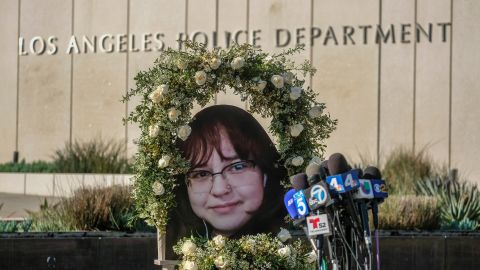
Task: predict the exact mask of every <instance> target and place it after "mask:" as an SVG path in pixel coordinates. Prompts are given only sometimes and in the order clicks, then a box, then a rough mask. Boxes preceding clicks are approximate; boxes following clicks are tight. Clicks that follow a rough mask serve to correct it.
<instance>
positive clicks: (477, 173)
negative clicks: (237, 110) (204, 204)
mask: <svg viewBox="0 0 480 270" xmlns="http://www.w3.org/2000/svg"><path fill="white" fill-rule="evenodd" d="M0 14H1V16H0V23H1V24H0V25H2V26H1V27H0V35H1V37H2V41H1V42H0V59H1V60H0V81H1V82H2V83H1V85H0V129H1V132H0V141H1V142H2V145H1V146H0V162H5V161H9V160H11V159H12V154H13V151H15V150H17V151H19V152H20V157H21V158H25V159H27V160H29V161H31V160H36V159H49V158H50V155H51V153H52V151H53V150H54V149H56V148H59V147H61V146H62V145H63V144H64V143H65V142H68V141H71V140H76V139H79V140H88V139H91V138H93V137H98V136H102V137H103V138H105V139H111V138H114V139H117V140H121V141H124V142H125V144H126V145H127V146H128V147H127V148H128V154H129V155H132V154H133V153H134V152H135V146H134V144H133V143H132V141H133V139H134V138H135V137H137V136H138V134H139V131H138V128H137V127H135V126H132V125H127V126H123V125H122V123H121V118H122V117H124V116H126V115H127V114H128V112H130V111H131V110H132V109H133V108H134V107H135V104H136V102H138V101H135V100H133V101H131V102H129V103H128V104H123V103H121V102H119V100H120V98H121V96H122V95H123V94H125V92H126V91H127V89H129V88H132V87H134V85H135V82H134V79H133V78H134V76H135V74H136V73H137V72H138V71H140V70H143V69H146V68H148V67H149V66H150V65H151V64H152V62H153V60H154V59H155V57H156V56H157V55H158V52H156V51H155V50H152V51H150V52H145V51H140V52H135V51H134V50H129V49H127V50H121V51H120V52H113V53H102V52H100V51H99V50H98V48H97V53H71V54H68V53H66V50H67V48H68V41H69V39H70V37H71V36H72V35H75V36H76V37H81V36H83V35H87V36H93V35H96V36H97V37H100V36H101V35H103V34H112V35H116V34H126V35H129V34H131V35H135V37H136V38H137V39H138V38H140V37H141V36H142V35H143V34H145V33H156V32H161V33H163V34H164V38H163V41H164V46H171V47H175V48H178V44H177V42H175V40H176V39H177V38H178V37H179V33H181V34H183V36H185V33H188V34H190V36H193V35H194V33H195V32H198V31H201V32H205V33H208V36H207V37H208V38H209V40H208V46H209V47H210V48H211V47H213V41H212V34H211V33H212V32H213V31H217V32H218V33H219V41H218V44H217V45H219V46H224V44H225V42H224V40H225V34H224V32H225V31H230V32H235V31H237V30H245V31H248V32H249V34H248V35H247V34H243V33H240V34H239V36H238V37H239V39H238V40H239V42H245V41H248V42H250V43H252V42H253V36H252V32H253V31H254V30H261V32H260V33H258V35H259V36H261V39H260V40H257V44H259V45H260V46H261V47H262V49H264V50H266V51H269V52H278V51H280V50H281V49H283V48H279V46H277V44H276V42H275V39H276V30H277V29H280V28H282V29H288V30H290V32H291V33H292V37H291V39H292V40H291V42H290V47H291V46H293V45H294V44H295V43H296V36H295V35H296V31H297V29H302V28H305V30H299V31H301V32H300V33H301V34H303V35H304V36H305V37H304V38H300V39H299V42H300V43H305V45H306V50H305V51H304V52H303V53H301V54H300V55H298V56H296V58H295V60H298V61H301V60H302V59H309V60H311V61H312V62H313V63H314V65H315V66H316V67H317V68H318V72H317V74H316V76H315V77H314V78H311V79H310V78H307V84H308V85H310V86H312V87H313V88H314V89H315V91H317V92H318V93H319V96H320V99H321V100H322V101H325V102H326V103H327V107H328V112H329V113H330V114H331V115H332V116H333V117H335V118H338V119H339V125H338V129H337V130H336V131H335V132H334V133H333V134H332V137H331V138H330V139H329V140H328V142H327V143H328V150H327V154H329V153H333V152H343V153H345V154H347V155H348V156H349V157H350V158H351V159H353V160H358V158H359V156H360V155H362V156H364V157H367V158H370V159H371V160H373V161H377V160H380V161H381V160H382V157H384V156H385V155H386V154H388V153H389V151H391V149H393V148H395V147H397V146H399V145H403V146H407V147H411V148H414V149H416V150H418V149H423V148H426V149H427V151H428V152H429V153H431V154H432V155H433V157H434V158H435V160H437V161H439V162H443V163H445V164H447V165H449V166H450V167H456V168H459V169H460V172H461V173H462V174H464V175H465V176H468V177H469V178H470V180H471V181H475V182H479V183H480V167H478V166H475V165H476V164H475V161H476V153H477V152H479V151H480V137H479V136H478V134H479V132H480V122H479V121H478V120H477V118H478V116H479V115H480V114H479V113H480V109H479V107H478V106H477V103H478V102H479V101H480V92H479V91H477V89H478V88H479V87H480V82H479V81H478V80H476V79H477V77H478V74H479V73H478V70H479V63H480V53H479V52H478V45H477V44H479V42H480V30H479V29H478V27H476V25H478V21H479V19H478V18H480V2H478V1H475V0H457V1H453V0H408V1H394V0H365V1H357V0H320V1H313V0H295V1H286V0H268V1H252V0H239V1H233V0H221V1H220V0H208V1H200V0H182V1H166V0H158V1H157V0H148V1H145V0H121V1H114V0H102V1H93V0H69V1H64V0H45V1H35V0H4V1H1V3H0ZM417 23H418V24H419V25H421V26H422V27H423V28H422V30H423V31H428V25H429V23H432V40H431V41H430V40H428V38H427V37H426V36H425V35H424V33H423V32H421V31H420V32H419V33H420V35H419V36H420V41H419V42H416V40H415V37H416V29H415V25H416V24H417ZM438 23H451V25H452V27H451V28H450V27H447V28H446V32H445V35H443V34H444V33H443V32H442V28H441V26H439V25H438ZM377 24H380V25H382V27H383V28H384V29H387V30H388V29H389V27H390V25H393V26H394V27H395V31H396V32H395V34H396V36H395V42H393V40H392V38H393V37H390V40H388V41H387V42H383V41H380V42H375V36H374V34H375V29H374V28H375V27H376V25H377ZM366 25H369V26H372V28H370V29H369V31H370V32H369V33H370V35H369V36H368V38H367V42H365V41H364V37H363V32H362V31H363V30H362V28H359V27H361V26H366ZM401 25H410V26H405V31H404V34H405V35H404V36H402V33H401V29H400V27H401ZM329 26H331V27H332V29H333V30H335V33H336V37H335V38H336V42H335V40H334V39H333V38H332V36H331V33H328V31H329V29H330V28H329ZM311 27H318V28H320V29H321V30H322V33H321V35H320V36H319V37H318V32H310V28H311ZM348 27H353V28H355V35H354V40H353V41H352V40H350V39H348V36H346V35H344V34H343V33H344V31H346V30H345V29H348ZM302 31H303V32H302ZM312 35H313V36H315V37H316V38H315V39H314V43H313V45H312V43H311V42H310V37H311V36H312ZM329 35H330V36H329ZM37 36H38V37H43V38H45V39H46V38H47V37H49V36H55V37H57V38H58V41H57V44H58V52H57V53H56V54H54V55H48V54H47V53H44V54H42V55H33V54H32V53H31V52H30V53H29V55H22V56H19V46H18V38H19V37H22V38H24V39H25V42H27V43H26V44H25V48H27V49H28V45H29V44H28V42H29V41H31V40H32V39H34V38H35V37H37ZM328 37H329V38H328ZM197 40H198V41H205V40H204V37H203V36H202V35H197ZM137 42H138V40H137ZM107 43H108V42H107ZM365 43H366V44H365ZM139 44H140V43H139ZM155 46H157V44H155V43H153V44H150V47H155ZM37 47H38V44H37ZM47 50H48V47H47ZM215 103H217V104H222V103H229V104H235V105H237V106H240V107H247V108H248V104H244V103H243V102H241V101H240V99H239V98H238V97H235V96H233V95H232V94H231V91H227V94H226V95H225V94H219V95H218V96H217V97H216V99H215V100H214V101H212V102H211V104H215ZM199 109H200V108H199V107H198V106H197V107H196V108H195V111H197V110H199ZM260 122H261V123H262V124H263V125H265V126H266V125H268V122H269V121H268V119H261V120H260Z"/></svg>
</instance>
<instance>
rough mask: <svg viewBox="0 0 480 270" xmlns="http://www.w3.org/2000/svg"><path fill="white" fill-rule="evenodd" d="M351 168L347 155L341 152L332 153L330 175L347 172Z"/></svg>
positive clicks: (329, 166)
mask: <svg viewBox="0 0 480 270" xmlns="http://www.w3.org/2000/svg"><path fill="white" fill-rule="evenodd" d="M351 169H352V168H351V167H350V165H348V163H347V160H346V159H345V157H344V156H343V155H342V154H340V153H335V154H332V155H331V156H330V158H329V159H328V171H329V172H330V175H336V174H341V173H345V172H348V171H350V170H351Z"/></svg>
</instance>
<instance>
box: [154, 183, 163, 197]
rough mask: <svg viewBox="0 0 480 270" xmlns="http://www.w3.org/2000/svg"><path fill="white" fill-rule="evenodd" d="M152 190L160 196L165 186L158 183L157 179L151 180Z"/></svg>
mask: <svg viewBox="0 0 480 270" xmlns="http://www.w3.org/2000/svg"><path fill="white" fill-rule="evenodd" d="M152 190H153V193H155V195H157V196H161V195H163V193H164V192H165V188H164V187H163V185H162V183H160V182H159V181H155V182H153V184H152Z"/></svg>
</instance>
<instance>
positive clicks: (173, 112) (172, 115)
mask: <svg viewBox="0 0 480 270" xmlns="http://www.w3.org/2000/svg"><path fill="white" fill-rule="evenodd" d="M181 114H182V113H181V112H180V111H179V110H177V109H175V108H171V109H170V110H169V111H168V119H170V121H177V119H178V116H180V115H181Z"/></svg>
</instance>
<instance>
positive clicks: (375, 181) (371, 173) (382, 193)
mask: <svg viewBox="0 0 480 270" xmlns="http://www.w3.org/2000/svg"><path fill="white" fill-rule="evenodd" d="M364 178H365V179H369V180H370V183H371V187H372V193H373V200H372V203H371V205H372V214H373V226H374V227H375V229H377V228H378V204H380V203H382V202H383V200H384V199H385V198H387V197H388V193H387V190H386V185H385V181H384V180H382V179H381V178H382V174H381V173H380V170H379V169H378V168H376V167H373V166H369V167H367V168H365V173H364Z"/></svg>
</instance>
